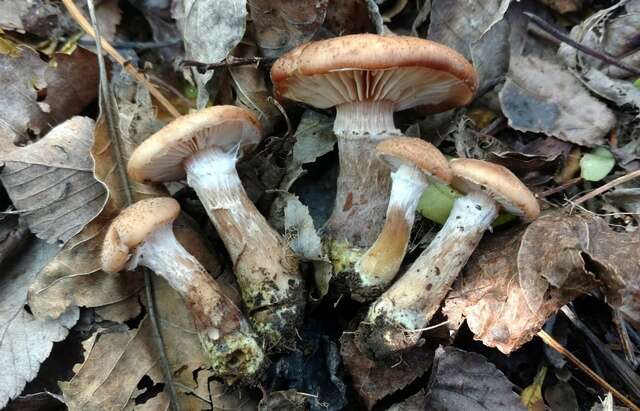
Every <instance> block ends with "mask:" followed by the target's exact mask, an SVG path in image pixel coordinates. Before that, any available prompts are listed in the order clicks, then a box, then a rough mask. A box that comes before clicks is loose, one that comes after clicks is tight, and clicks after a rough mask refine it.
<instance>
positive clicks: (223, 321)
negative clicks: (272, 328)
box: [101, 197, 266, 384]
mask: <svg viewBox="0 0 640 411" xmlns="http://www.w3.org/2000/svg"><path fill="white" fill-rule="evenodd" d="M179 213H180V206H179V205H178V202H177V201H176V200H174V199H173V198H171V197H160V198H150V199H146V200H141V201H138V202H137V203H134V204H133V205H131V206H129V207H127V208H126V209H124V210H123V211H122V212H121V213H120V214H119V215H118V216H117V217H116V218H115V219H114V220H113V221H112V223H111V225H110V226H109V228H108V230H107V233H106V235H105V238H104V242H103V245H102V255H101V259H102V269H103V270H104V271H107V272H111V273H117V272H120V271H123V270H133V269H135V268H136V267H138V266H144V267H147V268H149V269H151V270H153V271H154V272H155V273H156V274H157V275H159V276H161V277H163V278H164V279H165V280H167V282H168V283H169V285H170V286H171V287H172V288H173V289H175V290H176V291H177V292H178V293H179V294H180V295H181V296H182V298H183V299H184V301H185V303H186V304H187V306H188V307H189V310H190V311H191V314H192V315H193V319H194V322H195V325H196V328H197V330H198V335H199V337H200V342H201V344H202V348H203V350H204V353H205V358H206V359H207V360H208V362H209V364H210V365H211V367H212V368H213V371H214V372H215V374H216V375H217V376H219V377H220V378H223V379H224V380H225V381H226V382H227V383H229V384H231V383H234V382H237V381H242V382H247V383H248V382H252V381H253V380H254V379H255V378H256V377H257V375H258V374H259V373H260V371H261V370H262V369H263V367H264V365H265V361H266V357H265V355H264V353H263V351H262V348H261V347H260V345H259V344H258V342H257V340H256V337H255V336H254V333H253V331H252V330H251V328H250V327H249V324H248V323H247V321H246V320H245V319H244V317H243V315H242V312H241V311H240V309H239V308H238V307H236V305H235V304H234V303H233V301H232V300H231V299H229V298H228V297H227V296H226V295H224V293H223V291H222V289H221V288H220V286H219V285H218V283H217V282H216V281H215V280H214V279H213V278H212V277H211V276H210V275H209V273H207V271H206V270H205V269H204V267H202V265H201V264H200V263H199V262H198V260H196V258H195V257H194V256H193V255H191V254H190V253H189V252H188V251H187V250H185V249H184V247H183V246H182V245H181V244H180V243H179V242H178V240H177V239H176V237H175V236H174V234H173V220H175V218H176V217H177V216H178V214H179Z"/></svg>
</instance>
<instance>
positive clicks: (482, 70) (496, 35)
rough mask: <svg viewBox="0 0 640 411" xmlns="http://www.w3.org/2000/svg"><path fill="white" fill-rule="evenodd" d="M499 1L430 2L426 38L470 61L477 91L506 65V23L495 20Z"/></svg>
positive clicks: (488, 84) (498, 76)
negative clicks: (429, 19)
mask: <svg viewBox="0 0 640 411" xmlns="http://www.w3.org/2000/svg"><path fill="white" fill-rule="evenodd" d="M499 3H500V2H499V0H488V1H483V2H477V1H473V0H433V1H432V4H431V23H430V24H429V35H428V36H427V38H428V39H429V40H433V41H436V42H438V43H442V44H445V45H447V46H449V47H451V48H453V49H455V50H457V51H459V52H460V53H461V54H462V55H463V56H465V57H466V58H467V59H468V60H469V61H471V62H472V63H473V65H474V67H475V69H476V70H477V72H478V76H479V78H480V87H479V89H480V90H486V88H487V87H492V86H494V85H495V84H496V82H497V81H498V80H499V79H501V78H502V77H503V76H504V74H505V72H506V71H507V68H508V66H509V42H508V36H509V24H508V23H507V21H506V20H504V19H501V20H499V21H496V22H494V19H495V16H496V13H498V9H499V7H500V4H499ZM490 26H491V27H490ZM481 93H482V91H481Z"/></svg>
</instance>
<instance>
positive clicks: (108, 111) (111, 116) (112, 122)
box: [63, 0, 181, 411]
mask: <svg viewBox="0 0 640 411" xmlns="http://www.w3.org/2000/svg"><path fill="white" fill-rule="evenodd" d="M63 1H65V0H63ZM65 4H66V3H65ZM87 6H88V8H89V16H90V17H91V23H92V25H93V27H91V29H92V31H93V30H94V29H95V38H96V39H100V40H101V39H102V36H101V35H100V27H99V26H98V22H97V20H96V16H95V10H94V6H93V0H87ZM74 7H75V5H74ZM104 43H106V42H104V41H96V53H97V57H98V66H99V69H100V70H99V73H100V102H101V104H100V106H101V109H102V110H101V112H102V113H103V114H104V116H105V120H106V123H107V129H108V132H109V136H110V140H111V143H112V147H113V150H114V155H115V156H116V158H117V159H119V160H120V159H123V158H124V150H123V147H122V139H121V137H120V134H119V130H120V129H119V128H118V126H117V125H116V114H115V113H114V112H113V110H112V108H113V106H114V103H113V101H112V94H111V92H110V90H109V82H108V81H109V80H108V79H107V73H106V70H105V64H104V57H103V55H102V46H103V45H104ZM106 44H108V43H106ZM116 172H117V173H118V176H119V178H120V180H121V184H122V187H123V191H124V195H125V201H126V204H127V205H131V204H132V203H133V192H132V191H131V186H130V184H129V178H128V176H127V172H126V170H125V169H124V167H123V165H122V164H121V161H116ZM143 273H144V284H145V292H146V297H147V309H148V311H149V318H150V319H151V324H152V328H153V332H154V337H155V339H156V346H157V348H158V355H159V357H160V364H161V366H162V371H163V374H164V378H165V381H166V384H167V386H168V388H169V398H170V399H171V403H170V405H171V409H172V410H173V411H181V407H180V403H179V402H178V394H177V392H176V389H175V386H174V384H173V377H172V374H171V368H170V367H169V361H168V359H167V357H166V354H165V350H164V341H163V340H162V334H161V332H160V327H159V325H158V318H157V313H156V311H155V304H154V294H153V279H152V277H151V273H149V270H147V269H143Z"/></svg>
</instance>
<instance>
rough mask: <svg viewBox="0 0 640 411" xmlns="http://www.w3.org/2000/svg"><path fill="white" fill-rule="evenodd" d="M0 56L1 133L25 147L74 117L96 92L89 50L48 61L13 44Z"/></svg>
mask: <svg viewBox="0 0 640 411" xmlns="http://www.w3.org/2000/svg"><path fill="white" fill-rule="evenodd" d="M18 50H19V54H18V55H17V56H13V55H11V54H2V53H0V90H3V92H2V93H0V130H2V132H3V133H4V134H6V135H8V136H10V138H12V139H13V140H14V142H19V143H24V142H27V141H29V140H30V138H31V137H32V136H40V135H41V134H44V133H46V132H47V131H49V129H50V128H51V127H53V126H55V125H57V124H59V123H61V122H63V121H64V120H66V119H68V118H69V117H71V116H73V115H76V114H78V113H80V111H82V109H84V108H85V106H86V105H87V104H89V103H90V102H91V101H93V100H94V99H95V98H96V96H97V94H98V65H97V62H96V57H95V55H94V54H93V53H91V52H90V51H87V50H84V49H81V48H77V49H76V50H75V51H74V52H73V53H72V54H71V55H67V54H64V53H56V54H55V55H54V57H53V60H52V61H50V62H49V63H46V62H44V61H43V60H41V59H40V57H39V56H38V53H37V52H36V51H35V50H33V49H31V48H29V47H25V46H18Z"/></svg>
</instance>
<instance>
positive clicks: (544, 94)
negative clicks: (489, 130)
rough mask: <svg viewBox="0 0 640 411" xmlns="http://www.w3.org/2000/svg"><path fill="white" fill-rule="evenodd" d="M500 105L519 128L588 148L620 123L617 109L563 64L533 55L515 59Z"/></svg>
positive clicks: (510, 122)
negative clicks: (608, 105) (601, 99)
mask: <svg viewBox="0 0 640 411" xmlns="http://www.w3.org/2000/svg"><path fill="white" fill-rule="evenodd" d="M500 106H501V107H502V111H503V112H504V115H505V116H506V117H507V118H508V119H509V125H510V126H511V127H513V128H515V129H516V130H520V131H532V132H536V133H545V134H547V135H549V136H554V137H556V138H559V139H560V140H563V141H569V142H571V143H575V144H579V145H583V146H588V147H592V146H595V145H598V144H602V143H604V137H605V136H606V134H607V133H608V132H609V130H611V128H612V127H613V126H614V125H615V122H616V118H615V116H614V115H613V112H612V111H611V110H610V109H609V108H608V107H607V106H606V105H605V104H603V103H601V102H600V101H598V100H597V99H596V98H594V97H592V96H591V95H590V94H589V93H588V92H587V90H586V89H585V88H584V87H583V86H582V84H580V82H579V81H578V80H577V79H576V78H575V77H573V76H572V75H571V74H570V73H568V72H567V71H566V70H565V69H564V68H563V67H561V66H559V65H558V64H555V63H551V62H549V61H545V60H542V59H540V58H537V57H532V56H529V57H515V56H513V57H512V58H511V61H510V65H509V73H508V75H507V80H506V82H505V84H504V87H503V88H502V90H501V91H500Z"/></svg>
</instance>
